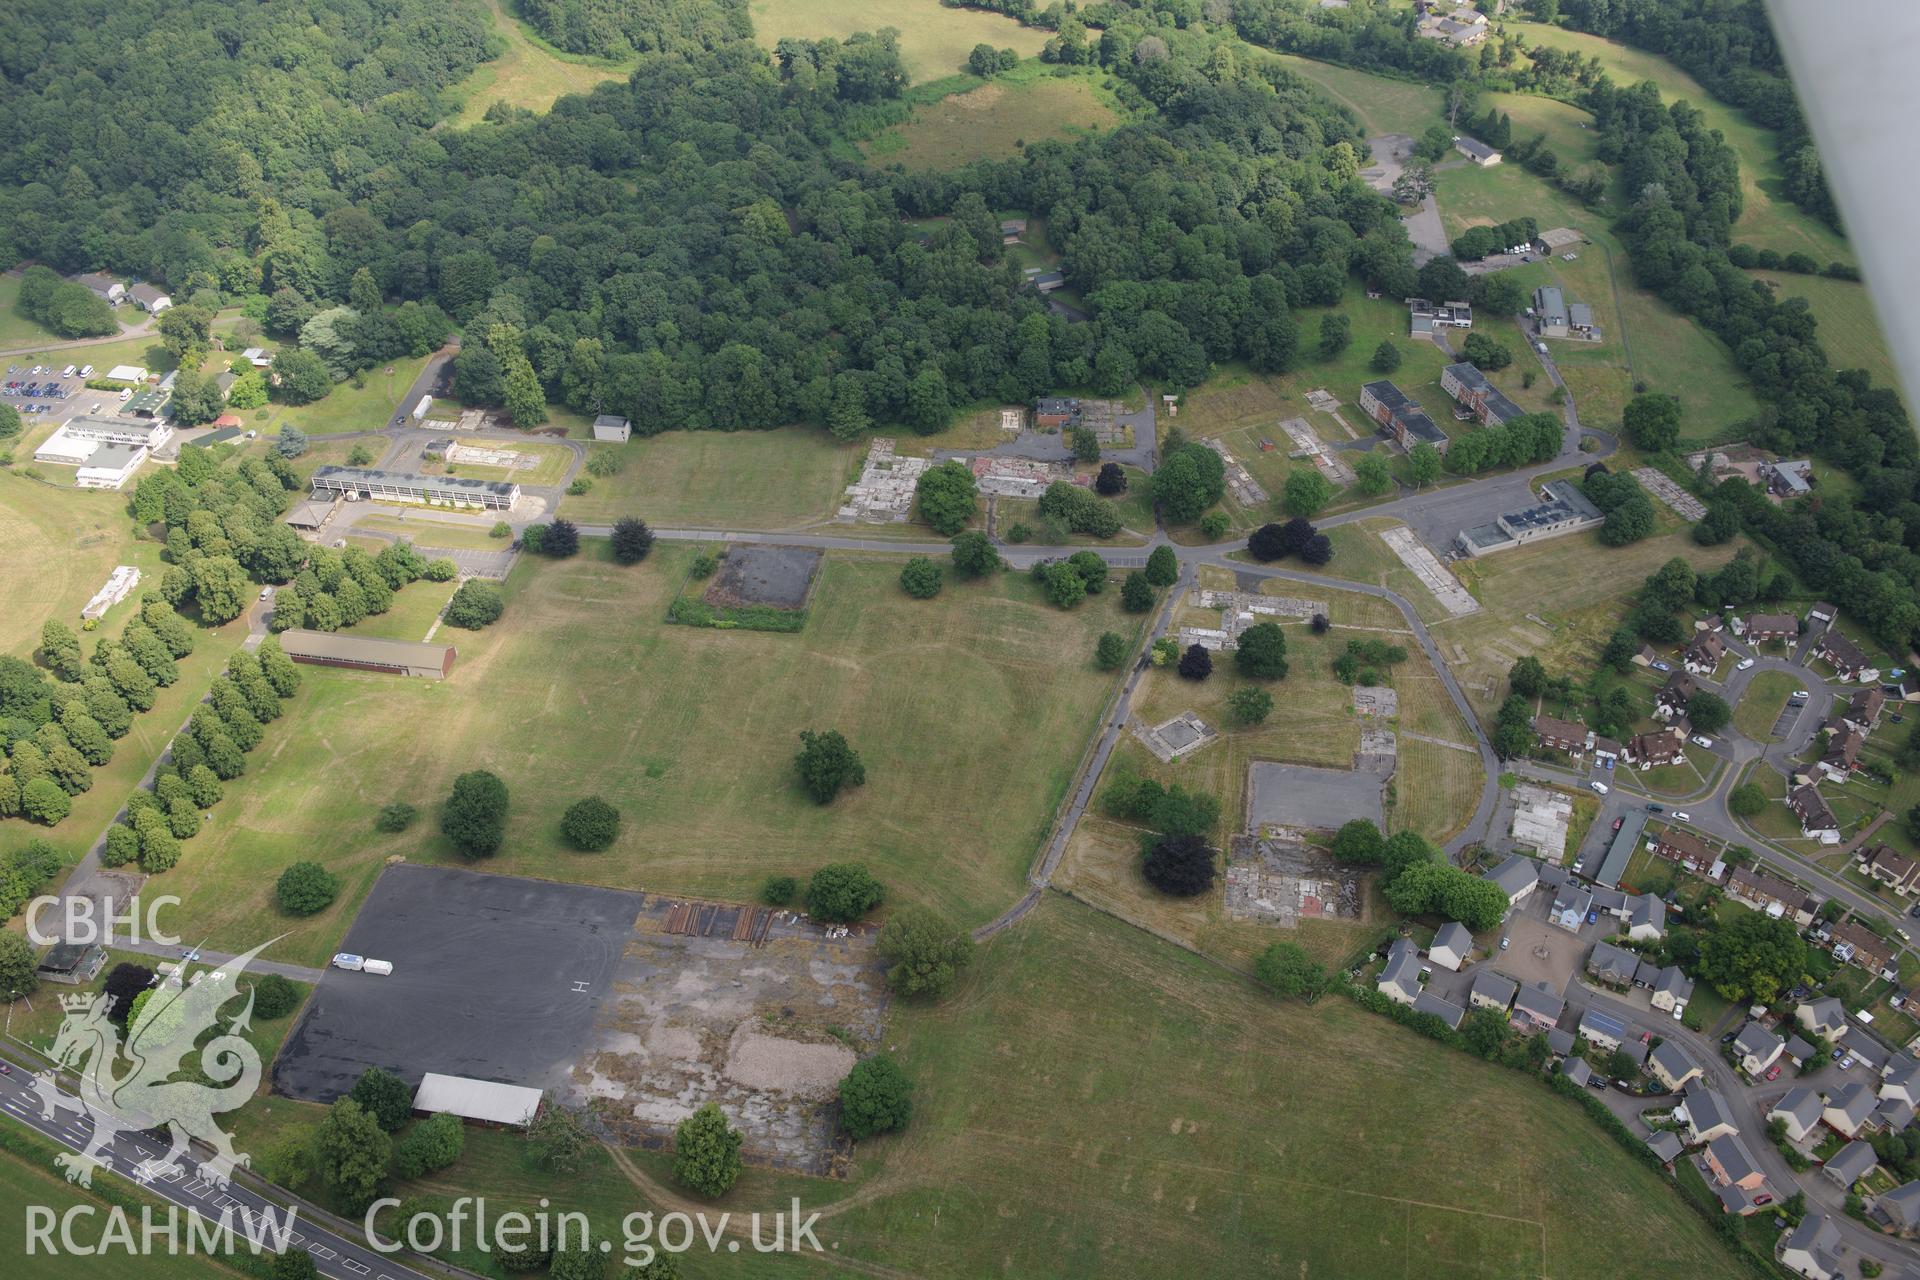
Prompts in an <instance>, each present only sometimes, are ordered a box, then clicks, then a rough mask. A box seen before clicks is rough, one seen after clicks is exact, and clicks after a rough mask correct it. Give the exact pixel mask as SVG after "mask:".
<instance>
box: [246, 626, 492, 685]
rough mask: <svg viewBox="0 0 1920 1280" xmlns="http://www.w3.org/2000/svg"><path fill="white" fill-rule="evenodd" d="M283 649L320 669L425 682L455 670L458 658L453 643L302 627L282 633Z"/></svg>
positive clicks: (292, 656) (294, 657) (298, 660)
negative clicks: (385, 637) (346, 669)
mask: <svg viewBox="0 0 1920 1280" xmlns="http://www.w3.org/2000/svg"><path fill="white" fill-rule="evenodd" d="M280 647H281V648H282V649H283V650H285V651H286V655H287V656H288V657H289V658H292V659H293V660H294V661H295V662H306V663H311V664H312V665H314V666H317V667H351V668H353V669H354V670H356V671H380V672H385V673H387V674H389V675H397V676H418V677H420V678H422V679H425V680H439V679H441V678H442V677H444V676H445V675H446V674H447V673H448V672H449V671H452V670H453V659H454V656H455V650H454V647H453V646H452V645H450V644H427V643H424V642H422V641H418V640H381V639H377V638H375V637H372V636H356V635H348V634H343V633H341V632H337V631H305V630H301V629H299V628H295V629H293V630H290V631H283V632H281V633H280Z"/></svg>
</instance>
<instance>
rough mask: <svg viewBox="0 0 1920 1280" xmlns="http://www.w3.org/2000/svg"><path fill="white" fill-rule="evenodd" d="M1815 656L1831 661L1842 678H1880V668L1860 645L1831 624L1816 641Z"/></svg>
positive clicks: (1835, 672)
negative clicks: (1862, 650)
mask: <svg viewBox="0 0 1920 1280" xmlns="http://www.w3.org/2000/svg"><path fill="white" fill-rule="evenodd" d="M1813 656H1814V657H1816V658H1824V659H1826V661H1828V662H1829V663H1831V664H1832V665H1833V672H1834V674H1835V675H1836V676H1838V677H1839V678H1840V679H1842V680H1858V681H1861V682H1862V683H1866V682H1868V681H1873V680H1878V679H1879V678H1880V669H1879V668H1878V667H1877V666H1875V665H1874V663H1873V660H1872V659H1871V658H1869V657H1867V655H1866V654H1865V653H1863V652H1861V649H1860V646H1859V645H1857V644H1855V643H1854V642H1853V641H1851V640H1849V639H1847V637H1846V636H1844V635H1842V634H1841V633H1840V632H1839V631H1838V630H1836V629H1835V628H1833V627H1831V626H1829V627H1828V628H1827V629H1826V631H1825V632H1823V633H1822V634H1821V636H1820V638H1819V639H1818V640H1816V641H1814V644H1813Z"/></svg>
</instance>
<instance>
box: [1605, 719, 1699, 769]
mask: <svg viewBox="0 0 1920 1280" xmlns="http://www.w3.org/2000/svg"><path fill="white" fill-rule="evenodd" d="M1686 755H1687V753H1686V749H1685V747H1684V745H1683V744H1682V743H1681V740H1680V737H1679V735H1678V734H1675V733H1673V732H1671V731H1670V730H1667V729H1660V730H1657V731H1655V732H1653V733H1636V734H1635V735H1634V736H1633V737H1631V738H1629V739H1628V740H1627V749H1626V751H1625V753H1624V754H1623V755H1622V757H1621V758H1622V759H1624V760H1625V761H1626V762H1627V763H1628V764H1636V765H1639V766H1640V767H1641V768H1643V769H1651V768H1655V767H1657V766H1659V765H1663V764H1673V763H1674V762H1675V761H1678V760H1684V759H1686Z"/></svg>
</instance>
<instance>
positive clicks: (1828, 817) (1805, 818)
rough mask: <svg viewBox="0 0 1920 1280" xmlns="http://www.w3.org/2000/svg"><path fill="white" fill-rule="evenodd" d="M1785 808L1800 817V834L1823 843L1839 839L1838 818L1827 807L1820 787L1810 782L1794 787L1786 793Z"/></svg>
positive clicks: (1835, 841) (1836, 842)
mask: <svg viewBox="0 0 1920 1280" xmlns="http://www.w3.org/2000/svg"><path fill="white" fill-rule="evenodd" d="M1787 808H1788V809H1790V810H1792V811H1793V816H1794V817H1796V818H1798V819H1800V834H1801V835H1803V836H1809V837H1812V838H1814V839H1817V840H1819V841H1820V842H1821V843H1823V844H1838V843H1839V841H1840V819H1838V818H1836V817H1834V815H1833V810H1832V809H1830V808H1828V807H1827V801H1826V798H1825V797H1823V796H1822V795H1821V794H1820V789H1819V788H1818V787H1816V786H1814V785H1813V784H1812V783H1810V782H1809V783H1807V784H1805V785H1804V786H1798V787H1795V788H1794V789H1793V790H1792V791H1789V792H1788V793H1787Z"/></svg>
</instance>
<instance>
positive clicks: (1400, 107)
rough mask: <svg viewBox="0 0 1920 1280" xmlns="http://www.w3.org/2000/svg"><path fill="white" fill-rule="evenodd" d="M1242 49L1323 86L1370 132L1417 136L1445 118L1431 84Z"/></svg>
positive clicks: (1249, 47) (1251, 49) (1278, 54)
mask: <svg viewBox="0 0 1920 1280" xmlns="http://www.w3.org/2000/svg"><path fill="white" fill-rule="evenodd" d="M1242 50H1250V51H1252V52H1253V54H1254V55H1255V56H1260V57H1265V58H1269V59H1271V60H1273V61H1274V62H1277V63H1279V64H1280V65H1281V66H1283V67H1285V68H1286V69H1287V70H1289V71H1291V72H1293V73H1294V74H1295V75H1297V76H1299V77H1300V78H1301V79H1303V80H1310V81H1312V82H1313V83H1314V84H1316V85H1318V86H1320V88H1321V89H1323V90H1325V92H1326V94H1327V96H1328V97H1330V98H1332V99H1333V100H1334V101H1335V102H1337V103H1339V104H1340V105H1342V106H1344V107H1347V108H1349V109H1350V110H1351V111H1353V113H1354V114H1355V115H1357V116H1359V117H1360V125H1361V127H1362V128H1364V129H1365V130H1366V131H1367V132H1368V134H1380V133H1404V134H1407V135H1408V136H1410V137H1414V138H1417V137H1419V136H1420V134H1421V132H1422V131H1423V130H1424V129H1426V127H1427V126H1428V125H1430V124H1440V123H1443V122H1444V121H1445V120H1446V111H1445V104H1444V103H1443V102H1442V101H1441V97H1440V91H1439V90H1438V89H1435V88H1432V87H1430V86H1428V85H1422V84H1413V83H1411V82H1409V81H1406V80H1393V79H1389V78H1388V77H1386V76H1376V75H1372V74H1370V73H1369V72H1365V71H1355V70H1352V69H1350V68H1347V67H1336V66H1334V65H1333V64H1332V63H1330V62H1316V61H1314V60H1313V59H1311V58H1302V57H1298V56H1296V55H1294V54H1291V53H1275V52H1273V51H1272V50H1269V49H1257V48H1255V47H1254V46H1251V45H1248V46H1243V47H1242Z"/></svg>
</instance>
